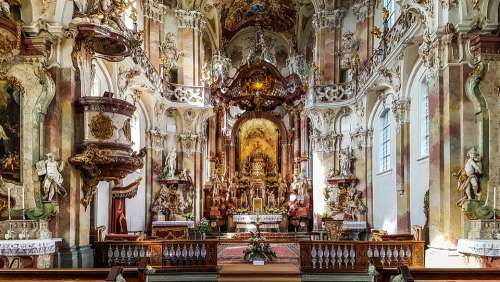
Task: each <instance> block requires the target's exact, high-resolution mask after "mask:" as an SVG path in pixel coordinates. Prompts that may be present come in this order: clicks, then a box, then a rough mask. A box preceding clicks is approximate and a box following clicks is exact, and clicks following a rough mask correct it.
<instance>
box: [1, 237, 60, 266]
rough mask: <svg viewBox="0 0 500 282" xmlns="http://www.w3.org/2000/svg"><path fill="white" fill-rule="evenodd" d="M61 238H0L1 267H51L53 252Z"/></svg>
mask: <svg viewBox="0 0 500 282" xmlns="http://www.w3.org/2000/svg"><path fill="white" fill-rule="evenodd" d="M61 241H62V239H59V238H54V239H33V240H0V260H1V263H2V264H3V266H2V267H3V268H41V269H46V268H52V267H53V254H54V253H55V252H56V249H57V244H56V243H58V242H61Z"/></svg>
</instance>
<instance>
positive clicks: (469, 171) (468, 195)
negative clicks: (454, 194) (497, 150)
mask: <svg viewBox="0 0 500 282" xmlns="http://www.w3.org/2000/svg"><path fill="white" fill-rule="evenodd" d="M482 174H483V164H482V161H481V156H480V155H479V153H478V152H477V150H476V148H475V147H473V148H472V149H470V150H469V152H467V161H466V162H465V166H464V167H463V168H461V169H460V170H459V171H458V172H457V173H454V174H453V175H454V176H455V177H456V178H457V179H458V183H457V190H458V191H460V192H461V193H462V197H461V198H460V200H458V202H457V205H458V206H460V207H461V206H462V205H463V204H464V202H465V201H466V200H473V199H476V200H479V198H480V196H481V194H480V192H481V188H480V185H479V178H480V177H481V175H482Z"/></svg>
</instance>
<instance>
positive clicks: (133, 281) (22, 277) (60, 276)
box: [0, 267, 144, 282]
mask: <svg viewBox="0 0 500 282" xmlns="http://www.w3.org/2000/svg"><path fill="white" fill-rule="evenodd" d="M118 274H122V275H123V277H124V278H125V279H126V280H127V282H142V281H144V280H142V279H141V278H140V277H142V276H141V275H140V271H138V269H137V268H122V267H113V268H85V269H74V268H68V269H62V268H61V269H8V270H3V269H2V270H0V281H21V282H33V281H51V282H58V281H64V282H72V281H88V282H94V281H95V282H97V281H99V282H103V281H115V280H116V277H117V276H118Z"/></svg>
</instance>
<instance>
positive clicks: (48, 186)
mask: <svg viewBox="0 0 500 282" xmlns="http://www.w3.org/2000/svg"><path fill="white" fill-rule="evenodd" d="M36 168H37V173H38V176H43V175H45V178H44V180H43V183H42V185H43V189H42V196H43V199H44V200H45V201H47V202H51V201H52V200H53V198H54V196H55V194H56V193H57V194H59V195H60V196H61V197H65V196H66V189H65V188H64V187H63V177H62V175H61V172H62V171H63V169H64V161H61V162H58V161H56V160H55V158H54V154H52V153H48V154H47V159H46V160H42V161H39V162H38V163H37V164H36Z"/></svg>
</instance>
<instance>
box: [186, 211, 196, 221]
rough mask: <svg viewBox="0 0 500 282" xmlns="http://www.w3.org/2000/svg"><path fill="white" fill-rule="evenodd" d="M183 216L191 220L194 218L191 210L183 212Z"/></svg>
mask: <svg viewBox="0 0 500 282" xmlns="http://www.w3.org/2000/svg"><path fill="white" fill-rule="evenodd" d="M184 218H185V219H186V220H193V219H194V214H193V213H192V212H188V213H185V214H184Z"/></svg>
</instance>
